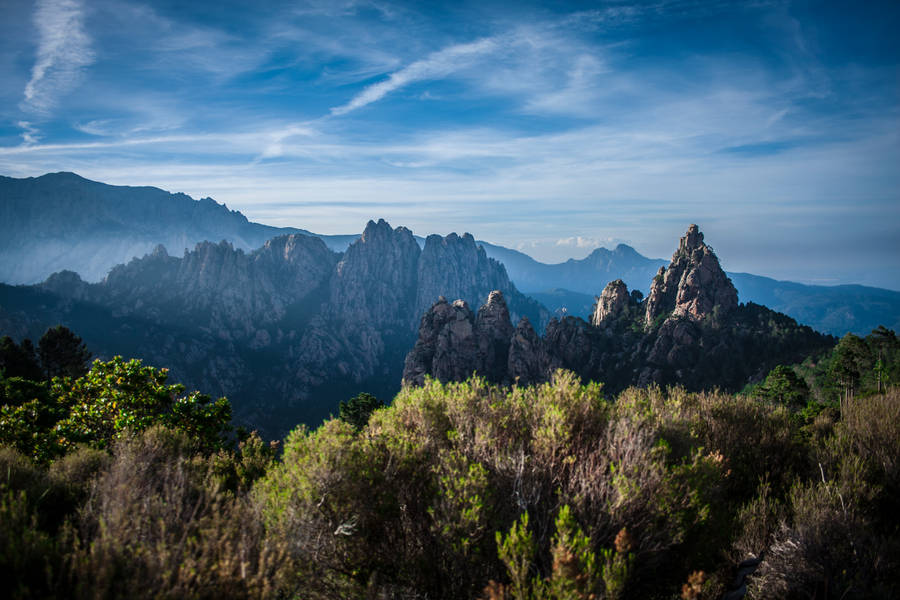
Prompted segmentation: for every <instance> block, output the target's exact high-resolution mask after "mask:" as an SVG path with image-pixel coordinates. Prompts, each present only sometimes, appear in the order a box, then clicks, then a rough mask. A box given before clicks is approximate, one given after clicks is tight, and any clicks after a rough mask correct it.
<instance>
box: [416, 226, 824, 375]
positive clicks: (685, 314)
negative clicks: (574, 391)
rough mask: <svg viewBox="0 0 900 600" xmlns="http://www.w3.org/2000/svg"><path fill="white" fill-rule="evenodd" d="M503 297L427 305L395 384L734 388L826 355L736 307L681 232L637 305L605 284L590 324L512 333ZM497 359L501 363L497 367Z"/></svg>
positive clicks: (801, 333)
mask: <svg viewBox="0 0 900 600" xmlns="http://www.w3.org/2000/svg"><path fill="white" fill-rule="evenodd" d="M508 312H509V311H507V310H506V306H505V303H504V301H503V294H502V293H501V292H499V291H494V292H492V293H491V294H490V296H489V297H488V299H487V302H486V303H485V304H484V306H482V307H481V309H480V310H479V312H478V317H477V319H476V318H475V317H473V315H472V313H471V311H469V310H468V305H467V304H465V303H462V304H456V303H454V304H448V303H447V302H446V301H445V300H441V301H440V302H438V303H436V304H434V305H433V306H432V307H431V308H430V309H429V310H428V311H426V313H425V315H424V316H423V318H422V321H421V325H420V328H419V339H418V341H417V342H416V345H415V347H414V348H413V350H412V351H411V352H410V353H409V355H407V358H406V363H405V368H404V376H403V377H404V384H405V385H420V384H421V383H422V382H423V381H424V378H425V376H426V375H431V376H433V377H435V378H437V379H440V380H442V381H459V380H463V379H465V378H467V377H468V376H469V375H471V374H472V372H477V373H479V374H481V375H483V376H485V377H486V378H488V379H489V380H491V381H493V382H496V383H501V384H513V383H518V384H522V385H524V384H531V383H537V382H542V381H547V380H549V379H550V377H551V375H552V373H553V371H554V370H556V369H558V368H565V369H569V370H571V371H574V372H575V373H577V374H578V375H579V376H580V377H582V379H591V380H595V381H602V382H604V383H605V384H606V385H607V387H608V388H609V389H610V390H611V391H613V392H615V391H618V390H621V389H623V388H624V387H627V386H629V385H635V384H639V385H648V384H652V383H658V384H664V385H665V384H673V383H677V384H681V385H684V386H686V387H688V388H689V389H704V388H709V387H712V386H718V387H720V388H724V389H729V390H736V389H740V388H742V387H743V386H744V385H745V384H746V383H748V382H749V381H753V380H755V379H759V378H762V377H763V376H764V375H765V374H766V373H767V372H768V371H769V370H770V369H772V368H773V367H775V366H776V365H778V364H783V363H791V362H797V361H799V360H802V359H803V358H804V357H806V356H808V355H809V354H811V353H813V352H816V351H818V350H824V349H827V348H829V347H830V346H831V345H832V344H833V343H834V340H833V338H830V337H829V336H823V335H820V334H818V333H816V332H814V331H812V330H811V329H810V328H808V327H803V326H800V325H798V324H797V323H796V322H795V321H794V320H793V319H791V318H790V317H787V316H785V315H781V314H779V313H775V312H773V311H770V310H768V309H766V308H765V307H762V306H758V305H754V304H747V305H739V304H738V302H737V293H736V292H735V289H734V286H733V285H732V284H731V281H730V280H729V279H728V277H727V276H726V275H725V273H724V272H723V271H722V268H721V267H720V265H719V261H718V259H717V258H716V256H715V254H714V253H713V251H712V249H711V248H710V247H709V246H707V245H706V244H705V243H704V242H703V234H702V233H700V231H699V229H698V228H697V226H696V225H691V226H690V228H689V229H688V231H687V233H686V234H685V236H684V237H683V238H681V240H680V242H679V246H678V250H676V252H675V254H674V255H673V256H672V262H671V264H670V265H669V267H668V268H664V269H661V270H660V274H659V275H657V277H656V278H655V280H654V282H653V286H652V288H651V293H650V295H649V296H648V298H647V299H646V300H642V298H641V296H640V294H639V293H629V291H628V288H627V286H626V285H625V283H624V282H623V281H622V280H615V281H612V282H610V283H609V284H608V285H607V286H606V288H605V289H604V290H603V292H602V293H601V294H600V296H599V297H598V298H597V303H596V304H595V306H594V310H593V311H592V315H591V320H590V323H588V322H586V321H584V320H582V319H579V318H575V317H564V318H562V319H551V320H550V322H549V323H548V324H547V327H546V330H545V332H544V335H543V336H540V335H538V334H537V332H536V331H535V330H534V328H532V326H531V324H530V322H529V321H528V319H527V318H523V319H520V320H518V324H517V326H516V327H515V329H513V327H512V322H513V321H512V320H511V319H510V317H509V316H508ZM504 358H505V359H506V360H505V361H504Z"/></svg>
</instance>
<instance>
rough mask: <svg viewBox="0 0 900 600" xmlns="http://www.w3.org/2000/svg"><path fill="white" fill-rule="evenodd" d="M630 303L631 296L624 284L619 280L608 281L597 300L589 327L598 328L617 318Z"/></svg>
mask: <svg viewBox="0 0 900 600" xmlns="http://www.w3.org/2000/svg"><path fill="white" fill-rule="evenodd" d="M630 302H631V296H630V295H629V293H628V286H626V285H625V282H624V281H622V280H621V279H616V280H615V281H610V282H609V283H608V284H606V287H605V288H603V292H601V294H600V297H599V298H597V305H596V307H595V308H594V314H592V315H591V325H596V326H598V327H599V326H600V325H602V324H603V323H606V322H609V321H612V320H615V319H617V318H619V317H620V316H621V315H622V312H623V311H624V310H625V308H626V307H627V306H628V305H629V303H630Z"/></svg>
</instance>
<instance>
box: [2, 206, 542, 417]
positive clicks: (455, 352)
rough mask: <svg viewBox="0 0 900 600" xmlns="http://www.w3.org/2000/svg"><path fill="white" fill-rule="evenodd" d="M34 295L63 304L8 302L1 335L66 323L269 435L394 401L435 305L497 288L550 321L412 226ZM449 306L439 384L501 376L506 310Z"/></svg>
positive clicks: (204, 256)
mask: <svg viewBox="0 0 900 600" xmlns="http://www.w3.org/2000/svg"><path fill="white" fill-rule="evenodd" d="M34 289H35V290H40V291H41V292H45V293H47V294H52V295H53V296H55V297H59V298H64V299H65V301H64V302H60V303H59V304H55V302H54V301H51V300H46V301H42V302H45V305H48V304H54V308H53V311H52V314H45V315H44V316H43V317H42V318H43V319H45V320H46V321H47V323H43V322H40V321H39V320H38V319H33V318H32V317H31V316H29V309H28V308H23V310H22V311H20V312H17V313H16V314H15V315H12V314H11V313H9V312H8V310H7V307H4V306H3V305H2V304H0V330H6V329H8V328H7V327H6V325H4V322H5V321H8V322H9V323H10V325H11V324H12V323H13V322H19V323H22V322H27V323H32V324H33V326H34V329H35V330H39V329H40V327H44V328H46V326H49V325H55V324H57V323H66V324H69V325H71V328H72V329H73V330H75V331H77V332H79V334H80V335H82V336H83V337H84V338H85V339H86V341H87V342H88V343H89V345H90V347H91V349H92V350H93V351H94V352H95V353H96V354H98V355H100V356H104V355H106V356H109V355H112V354H117V353H121V354H129V355H131V356H141V357H144V358H146V359H147V360H148V361H152V363H153V364H157V365H165V366H167V367H170V368H171V369H172V374H173V377H177V378H178V379H179V380H180V381H183V382H184V383H186V384H187V385H189V386H191V387H196V388H199V389H203V390H208V391H210V392H213V393H220V394H222V395H227V396H228V397H229V398H231V399H232V400H233V402H234V405H235V410H236V414H237V415H238V416H239V417H244V418H246V419H247V420H249V421H250V422H251V423H253V425H254V426H257V427H260V426H262V427H265V428H267V429H269V430H271V429H272V427H273V422H274V423H275V424H276V425H275V426H278V423H279V421H281V422H280V426H282V427H289V426H292V425H294V424H296V423H297V422H300V421H304V420H305V421H307V422H314V421H316V420H317V419H319V418H321V417H323V416H327V415H328V414H329V413H330V412H334V411H335V410H336V406H337V402H338V400H345V399H346V398H348V397H350V396H352V395H354V394H356V393H359V392H360V391H369V392H371V393H375V394H376V395H379V396H382V397H384V398H386V399H388V398H390V397H391V396H392V395H393V393H395V392H396V391H397V389H399V384H400V380H401V374H402V368H403V360H404V357H405V355H406V353H407V351H408V350H409V348H410V347H411V346H412V345H413V343H414V342H415V332H416V326H417V325H418V324H419V320H420V319H419V317H420V315H421V313H419V314H418V315H417V313H416V308H415V307H416V306H417V304H418V303H423V302H427V303H428V306H431V303H432V302H434V300H436V299H437V298H438V297H439V296H440V295H442V294H444V295H447V296H451V297H462V298H471V299H472V300H473V302H478V303H480V302H481V301H482V300H483V299H484V298H485V297H486V296H487V295H488V293H489V292H490V291H491V290H492V289H499V290H502V291H503V294H504V295H505V296H506V299H507V300H508V301H509V304H510V307H511V308H512V309H513V314H527V315H529V316H530V317H531V318H532V319H534V322H536V323H544V322H546V318H547V314H546V311H544V310H543V309H542V307H541V306H540V305H538V304H537V303H535V302H534V301H532V300H530V299H529V298H527V297H525V296H523V295H522V294H520V293H519V292H518V291H517V290H516V289H515V287H514V286H513V285H512V284H511V283H510V282H509V279H508V278H507V277H506V272H505V270H504V269H503V267H502V265H500V264H499V263H497V262H496V261H493V260H491V259H488V258H487V257H486V256H485V254H484V250H482V249H481V248H479V247H478V246H476V245H475V243H474V239H473V238H472V236H470V235H468V234H467V235H464V236H458V235H456V234H451V235H449V236H447V237H444V238H442V237H440V236H431V237H429V239H428V240H427V241H426V243H425V248H424V249H420V247H419V245H418V244H417V242H416V240H415V239H414V238H413V236H412V233H411V232H410V231H409V230H408V229H406V228H404V227H398V228H396V229H394V228H392V227H391V226H390V225H389V224H388V223H386V222H385V221H383V220H380V221H378V222H374V221H370V222H369V223H368V225H367V226H366V228H365V231H364V232H363V234H362V236H361V237H360V238H359V239H358V240H356V241H355V242H354V243H353V244H351V245H350V247H349V248H348V249H347V251H346V252H345V253H344V254H343V255H341V254H338V253H335V252H332V251H330V250H329V249H328V248H327V247H326V245H325V244H324V243H323V241H322V240H320V239H318V238H315V237H311V236H307V235H303V234H291V235H286V236H281V237H277V238H274V239H272V240H269V241H268V242H266V244H264V245H263V246H262V247H261V248H259V249H257V250H255V251H252V252H249V253H248V252H244V251H243V250H241V249H240V248H236V247H234V245H233V244H231V243H229V242H227V241H223V242H220V243H217V244H214V243H210V242H203V243H200V244H197V245H196V247H195V248H194V249H193V250H191V251H186V252H185V253H184V256H182V257H174V256H170V255H169V254H168V253H167V252H166V250H165V248H164V247H162V246H159V247H157V248H156V249H155V250H154V251H153V252H152V253H150V254H148V255H146V256H144V257H142V258H139V259H134V260H132V261H131V262H129V263H128V264H126V265H120V266H117V267H115V268H114V269H113V270H112V271H111V272H110V274H109V275H108V276H107V277H106V279H105V280H103V281H102V282H100V283H96V284H90V283H86V282H84V281H82V280H81V279H80V278H79V277H78V275H76V274H75V273H71V272H61V273H58V274H55V275H54V276H52V277H50V278H49V279H48V280H47V281H45V282H44V283H43V284H40V285H39V286H37V287H35V288H34ZM444 304H445V305H446V306H445V308H446V310H448V311H450V312H451V313H452V314H454V315H456V316H457V317H459V315H463V317H460V318H456V317H455V321H454V323H456V324H455V325H452V326H450V325H447V327H444V325H442V326H441V328H442V330H443V329H446V331H445V333H444V334H443V337H442V338H441V339H440V340H438V341H439V343H437V350H436V353H437V361H438V364H439V365H445V366H446V367H447V369H448V370H446V371H441V370H439V371H438V374H439V375H440V376H442V377H452V376H455V375H454V373H456V372H463V371H465V372H469V371H470V370H471V369H470V367H471V366H472V364H474V363H471V362H470V363H466V362H460V360H461V359H460V357H463V356H469V355H471V356H473V357H475V358H473V359H472V360H477V361H478V364H479V365H485V367H484V368H486V369H488V370H489V371H490V372H491V373H501V372H503V371H505V369H506V361H507V349H506V344H507V342H508V340H509V338H510V336H511V334H512V326H511V325H510V323H509V319H510V316H509V315H510V310H508V309H507V305H506V303H505V302H503V301H502V299H501V301H499V302H493V303H491V302H489V303H488V305H487V306H486V307H485V308H484V309H483V310H482V311H480V312H479V315H478V317H477V319H476V316H475V315H474V314H473V313H472V312H471V311H470V310H469V309H468V307H467V306H466V305H465V304H464V303H463V304H459V303H456V304H447V303H444ZM92 311H93V313H95V314H99V313H102V314H103V315H104V317H103V320H104V321H105V324H104V325H103V326H102V327H95V325H94V322H92V321H90V319H88V321H90V322H88V323H87V324H85V323H86V321H85V317H84V315H88V314H92ZM445 316H446V315H445ZM440 318H443V317H439V318H438V320H439V321H440ZM447 318H449V317H447ZM79 322H80V323H81V327H79V326H78V323H79ZM503 323H505V329H504V327H503ZM495 329H496V331H495ZM138 330H141V334H140V335H137V334H136V332H137V331H138ZM498 332H499V333H498ZM41 333H43V331H42V330H40V331H36V333H32V334H31V335H35V336H39V335H40V334H41ZM498 336H499V338H502V340H503V343H499V342H498ZM123 341H124V342H125V343H123ZM316 407H317V408H316ZM276 414H286V415H290V416H286V417H285V418H284V420H283V421H282V420H281V418H280V417H276V416H274V415H276ZM281 433H283V431H281Z"/></svg>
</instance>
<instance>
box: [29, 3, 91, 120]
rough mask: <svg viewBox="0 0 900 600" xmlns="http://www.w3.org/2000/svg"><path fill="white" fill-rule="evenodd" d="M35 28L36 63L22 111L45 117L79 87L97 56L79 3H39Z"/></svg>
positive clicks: (35, 13)
mask: <svg viewBox="0 0 900 600" xmlns="http://www.w3.org/2000/svg"><path fill="white" fill-rule="evenodd" d="M34 24H35V26H36V27H37V30H38V50H37V61H36V62H35V64H34V67H33V68H32V69H31V79H30V80H29V81H28V83H27V84H26V85H25V99H24V101H23V102H22V109H23V110H25V111H27V112H32V113H38V114H46V113H48V112H50V110H51V109H52V108H53V107H54V106H55V105H56V103H57V102H58V100H59V97H60V96H62V95H64V94H65V93H67V92H68V91H70V90H71V89H72V88H74V87H75V86H76V85H77V83H78V80H79V79H80V78H81V74H82V70H83V69H84V68H85V67H87V66H88V65H90V64H91V63H92V62H93V61H94V53H93V51H92V50H91V38H90V36H89V35H88V34H87V33H86V32H85V30H84V11H83V6H82V5H81V4H80V3H79V2H77V1H76V0H38V3H37V7H36V9H35V12H34Z"/></svg>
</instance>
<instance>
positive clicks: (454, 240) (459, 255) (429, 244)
mask: <svg viewBox="0 0 900 600" xmlns="http://www.w3.org/2000/svg"><path fill="white" fill-rule="evenodd" d="M418 284H419V285H418V289H417V290H416V301H415V313H414V314H421V313H422V312H424V311H425V310H427V308H428V307H429V306H431V304H432V303H433V302H434V300H435V298H437V297H438V295H441V294H443V295H447V296H450V297H452V298H462V299H464V300H466V301H467V302H470V303H472V304H473V305H474V304H475V303H480V302H481V301H482V300H483V299H484V294H485V293H486V292H487V291H488V290H502V291H503V292H504V294H506V296H507V297H509V296H510V294H511V293H512V290H513V288H512V284H511V283H510V281H509V278H508V277H507V275H506V269H504V268H503V265H501V264H500V263H498V262H497V261H495V260H493V259H490V258H488V256H487V254H486V253H485V251H484V248H482V247H481V246H478V245H476V244H475V238H473V237H472V235H471V234H469V233H466V234H464V235H462V236H459V235H457V234H455V233H451V234H450V235H447V236H443V237H442V236H440V235H429V236H428V237H427V238H426V239H425V247H424V248H423V249H422V254H421V256H419V262H418Z"/></svg>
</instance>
